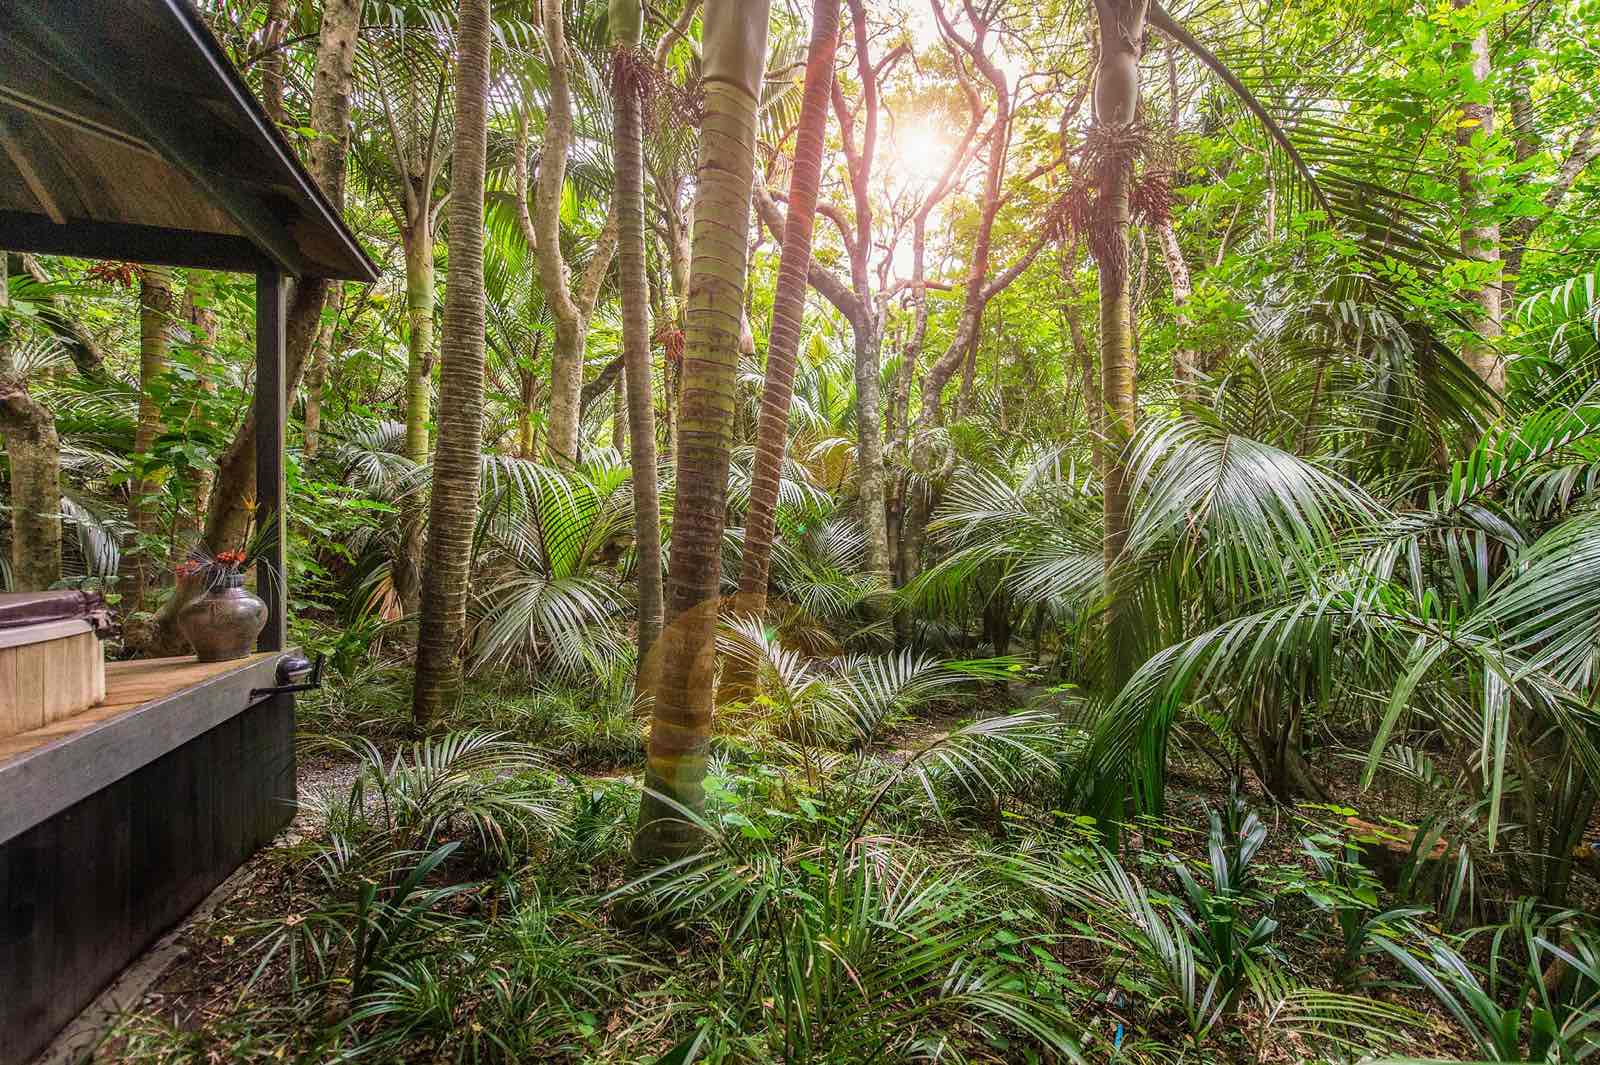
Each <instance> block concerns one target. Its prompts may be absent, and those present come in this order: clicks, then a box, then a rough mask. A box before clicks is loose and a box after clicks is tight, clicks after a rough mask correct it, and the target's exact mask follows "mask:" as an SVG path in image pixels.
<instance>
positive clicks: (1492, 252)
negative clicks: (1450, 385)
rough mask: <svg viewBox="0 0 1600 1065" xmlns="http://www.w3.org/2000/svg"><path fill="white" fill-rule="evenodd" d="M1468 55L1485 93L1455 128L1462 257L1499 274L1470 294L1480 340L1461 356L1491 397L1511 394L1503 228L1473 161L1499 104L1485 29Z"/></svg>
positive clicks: (1465, 107) (1460, 4)
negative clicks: (1502, 342) (1505, 345)
mask: <svg viewBox="0 0 1600 1065" xmlns="http://www.w3.org/2000/svg"><path fill="white" fill-rule="evenodd" d="M1454 4H1455V7H1456V8H1457V9H1460V8H1464V7H1467V6H1469V0H1454ZM1467 51H1468V52H1469V53H1470V57H1471V64H1472V81H1473V89H1474V90H1475V95H1477V94H1481V95H1482V96H1483V97H1484V99H1482V100H1479V99H1469V100H1467V101H1465V102H1463V103H1462V105H1461V120H1460V122H1459V124H1458V125H1457V128H1456V146H1457V150H1458V151H1459V153H1460V155H1461V158H1460V161H1459V164H1458V166H1459V169H1458V171H1457V184H1458V186H1459V188H1460V192H1461V254H1462V255H1463V256H1465V257H1466V258H1468V259H1472V260H1475V261H1477V262H1480V263H1484V264H1486V265H1487V266H1488V267H1490V268H1491V269H1493V270H1494V272H1495V276H1494V277H1493V278H1491V279H1490V280H1487V281H1484V282H1482V283H1481V284H1479V285H1477V286H1475V287H1473V288H1470V289H1468V290H1467V292H1466V293H1465V295H1466V296H1467V298H1468V299H1470V300H1471V301H1472V302H1473V303H1475V304H1476V305H1477V314H1476V316H1475V318H1474V320H1473V323H1472V326H1473V332H1474V333H1475V334H1476V336H1475V337H1474V338H1473V339H1472V340H1469V341H1468V342H1467V343H1466V344H1464V345H1463V346H1462V350H1461V354H1462V356H1463V358H1464V359H1465V360H1466V363H1467V365H1468V366H1470V367H1472V371H1473V372H1474V373H1476V374H1477V375H1478V377H1479V378H1480V379H1481V380H1482V381H1483V383H1484V384H1485V385H1487V386H1488V387H1489V390H1490V391H1491V392H1493V393H1494V394H1495V395H1503V394H1504V393H1505V390H1506V367H1505V360H1504V359H1503V358H1502V357H1501V354H1500V350H1499V343H1498V341H1499V337H1500V334H1501V331H1502V326H1501V320H1502V311H1501V302H1500V277H1499V268H1500V223H1499V222H1498V221H1497V220H1495V218H1494V217H1493V215H1492V212H1493V210H1494V205H1493V204H1490V203H1487V202H1486V201H1485V198H1484V195H1483V189H1482V186H1481V183H1480V181H1479V174H1478V166H1477V164H1476V163H1475V162H1474V161H1473V160H1472V159H1471V157H1470V153H1471V152H1472V151H1473V141H1474V140H1476V141H1477V142H1478V144H1479V145H1482V144H1483V143H1484V142H1485V141H1486V140H1487V139H1488V138H1490V137H1492V136H1493V135H1494V104H1493V103H1491V102H1488V99H1487V97H1488V95H1489V93H1490V88H1489V78H1490V75H1491V73H1492V70H1491V66H1490V54H1489V32H1488V30H1485V29H1480V30H1479V31H1478V32H1477V34H1476V35H1475V36H1474V37H1473V38H1472V43H1471V44H1470V45H1469V46H1468V48H1467Z"/></svg>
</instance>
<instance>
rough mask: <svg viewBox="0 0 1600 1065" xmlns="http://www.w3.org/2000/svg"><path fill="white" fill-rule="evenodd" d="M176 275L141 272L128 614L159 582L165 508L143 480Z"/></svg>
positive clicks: (156, 432)
mask: <svg viewBox="0 0 1600 1065" xmlns="http://www.w3.org/2000/svg"><path fill="white" fill-rule="evenodd" d="M172 325H173V296H172V271H171V269H169V268H168V267H165V266H146V267H143V268H141V269H140V271H139V421H138V424H137V426H136V427H135V429H134V434H133V452H134V461H135V462H136V463H138V467H137V469H138V475H137V476H135V477H134V479H133V482H132V483H131V484H130V485H129V486H128V524H129V525H131V526H133V533H134V536H135V537H136V540H135V543H134V549H133V550H132V551H131V552H129V558H128V561H129V562H131V563H132V565H131V566H130V567H129V573H128V575H127V582H126V585H125V587H126V588H127V596H128V611H129V613H138V612H140V611H142V610H144V608H145V596H146V593H147V592H148V591H149V589H150V585H151V583H152V581H153V580H154V577H155V566H154V560H153V558H152V557H151V555H152V552H153V550H154V545H155V542H156V537H157V535H158V534H159V532H160V529H159V528H158V527H157V524H156V523H157V520H158V518H159V516H160V508H159V507H158V506H157V501H156V500H155V499H154V498H153V494H154V492H155V488H156V484H155V482H154V481H152V480H150V479H149V478H148V477H145V476H144V469H145V467H146V466H147V464H148V463H149V461H150V449H151V448H152V447H153V446H154V445H155V442H156V438H157V437H158V436H160V435H161V407H160V405H159V404H157V403H156V399H155V397H154V396H153V395H152V394H151V391H150V389H151V386H152V385H153V384H154V383H155V380H156V378H158V377H160V376H161V375H162V374H163V373H164V372H166V368H167V355H168V352H169V349H170V348H171V345H172Z"/></svg>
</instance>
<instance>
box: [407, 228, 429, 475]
mask: <svg viewBox="0 0 1600 1065" xmlns="http://www.w3.org/2000/svg"><path fill="white" fill-rule="evenodd" d="M405 253H406V325H407V334H406V412H405V414H406V458H408V459H410V460H411V461H412V462H417V463H422V462H427V461H428V418H429V415H430V413H431V412H430V411H429V409H428V408H429V400H430V397H429V395H428V392H429V385H430V381H429V376H430V374H431V372H432V369H433V308H434V299H435V295H434V281H433V276H434V275H433V227H432V226H431V225H430V224H429V219H428V212H427V211H426V210H423V211H421V212H420V213H419V215H418V217H417V219H416V220H415V221H414V222H413V223H412V224H411V226H410V228H409V229H408V231H407V232H406V235H405Z"/></svg>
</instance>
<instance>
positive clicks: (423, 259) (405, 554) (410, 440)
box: [389, 198, 436, 617]
mask: <svg viewBox="0 0 1600 1065" xmlns="http://www.w3.org/2000/svg"><path fill="white" fill-rule="evenodd" d="M405 254H406V324H407V333H406V395H405V404H406V409H405V423H406V444H405V448H406V458H408V459H410V460H411V461H412V462H415V463H416V464H417V465H419V466H420V465H423V464H425V463H426V462H427V461H428V420H429V417H430V414H431V412H430V410H429V407H430V400H431V396H430V395H429V392H430V391H431V387H432V380H431V378H432V373H433V309H434V300H435V298H436V297H435V292H434V273H433V226H432V219H431V211H430V209H429V206H428V203H427V202H426V199H425V198H419V203H418V206H417V208H416V211H415V217H414V218H412V219H410V220H409V221H408V223H407V229H406V234H405ZM426 506H427V501H426V500H424V499H423V498H422V497H421V495H420V494H419V493H416V492H413V493H411V494H410V495H408V496H407V497H406V498H405V499H404V500H402V501H401V504H400V515H399V519H400V541H399V543H398V544H397V545H396V550H395V553H394V557H393V558H392V559H391V560H390V567H389V569H390V578H391V580H392V581H393V583H394V592H395V597H396V598H397V599H399V600H400V609H401V610H402V611H403V612H404V613H405V615H406V616H407V617H411V616H413V615H415V614H416V612H417V608H418V605H419V600H420V598H421V595H422V542H423V538H424V524H425V518H426V515H425V514H424V510H425V508H426Z"/></svg>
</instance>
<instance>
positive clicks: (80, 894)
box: [0, 696, 295, 1065]
mask: <svg viewBox="0 0 1600 1065" xmlns="http://www.w3.org/2000/svg"><path fill="white" fill-rule="evenodd" d="M294 797H295V763H294V705H293V697H292V696H278V697H276V698H272V699H267V700H264V701H263V702H261V703H259V704H257V705H256V706H254V707H251V708H250V709H249V710H246V711H245V712H244V713H242V714H239V715H238V716H236V717H232V718H229V719H228V720H227V721H224V722H223V723H221V724H220V725H217V726H216V727H215V728H213V729H211V730H210V731H208V732H204V733H202V734H201V735H199V736H197V737H195V738H194V739H193V740H190V741H189V742H188V743H186V744H184V745H183V746H181V747H179V748H177V749H176V750H174V751H172V752H170V753H168V754H166V755H164V756H162V757H161V758H158V759H157V760H155V761H154V762H151V763H150V764H148V765H146V766H145V767H144V768H142V769H139V770H136V771H135V772H134V773H132V774H130V775H129V776H126V777H123V778H122V779H121V780H118V781H116V782H115V783H113V784H111V785H109V786H107V787H105V788H103V789H101V790H100V791H98V792H96V793H95V794H93V795H90V796H89V797H88V798H86V799H83V800H82V801H80V802H78V803H76V804H75V805H73V806H71V807H69V808H67V809H66V810H63V811H62V812H61V813H59V814H57V815H56V816H54V817H51V818H49V819H48V820H46V821H44V822H43V823H41V824H39V825H36V826H35V827H33V828H31V829H29V830H28V831H26V832H24V833H22V834H21V835H20V836H17V837H15V838H14V839H12V840H10V841H9V842H7V843H4V844H0V1063H3V1065H14V1063H16V1065H20V1063H22V1062H25V1061H27V1060H29V1059H30V1058H31V1057H32V1056H33V1055H34V1054H36V1053H37V1052H38V1051H39V1050H40V1049H42V1048H43V1047H44V1045H45V1044H46V1043H47V1042H49V1040H50V1039H51V1037H52V1036H54V1035H55V1033H56V1032H58V1031H60V1029H61V1028H62V1027H63V1026H64V1025H65V1024H66V1023H67V1022H68V1021H70V1020H71V1019H72V1018H73V1017H74V1016H75V1015H76V1014H77V1013H78V1011H79V1010H81V1009H82V1008H83V1007H84V1006H85V1005H87V1004H88V1003H89V1002H90V1000H92V999H93V998H94V996H95V995H97V994H98V993H99V992H100V990H101V989H102V988H104V987H105V986H106V984H108V983H109V982H110V981H111V980H112V978H114V977H115V976H116V975H117V973H118V972H120V971H121V970H122V968H123V967H124V966H125V965H127V964H128V962H130V961H131V960H133V959H134V958H135V957H137V956H138V955H139V954H140V953H141V952H142V951H143V950H144V949H145V948H146V947H148V946H149V945H150V944H151V943H152V942H154V941H155V940H156V939H157V938H159V937H160V936H161V935H162V934H163V933H164V932H166V931H167V930H168V929H169V928H171V927H172V926H173V925H174V924H176V923H177V922H178V921H179V920H181V919H182V918H183V917H184V916H185V915H186V914H188V913H189V911H190V910H192V909H194V907H195V906H196V905H197V904H198V903H199V902H200V901H201V900H203V899H204V898H205V897H206V895H207V894H209V893H210V891H211V890H212V889H213V888H215V887H216V886H217V885H218V884H220V883H221V882H222V881H223V880H224V879H226V878H227V877H228V875H229V874H230V873H232V872H233V871H234V869H236V868H238V867H239V865H240V864H242V863H243V862H244V860H245V859H246V858H248V857H249V856H250V855H251V854H253V853H254V852H255V851H256V850H258V849H260V848H261V847H262V846H264V845H265V844H266V843H268V842H269V841H271V839H272V837H273V836H275V835H276V834H277V833H278V832H279V831H280V830H281V829H282V828H283V827H284V826H285V825H286V824H288V822H289V820H290V818H291V817H292V816H293V814H294ZM4 798H5V797H4V796H3V795H0V802H3V801H4Z"/></svg>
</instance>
